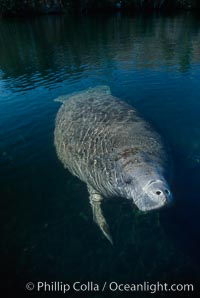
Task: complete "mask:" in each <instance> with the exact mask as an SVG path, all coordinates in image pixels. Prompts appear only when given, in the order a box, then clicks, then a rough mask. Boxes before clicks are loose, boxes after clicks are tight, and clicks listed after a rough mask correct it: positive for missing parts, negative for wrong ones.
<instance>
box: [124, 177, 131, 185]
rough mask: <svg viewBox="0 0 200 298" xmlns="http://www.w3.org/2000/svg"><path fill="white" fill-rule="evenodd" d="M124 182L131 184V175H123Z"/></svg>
mask: <svg viewBox="0 0 200 298" xmlns="http://www.w3.org/2000/svg"><path fill="white" fill-rule="evenodd" d="M124 182H125V183H126V184H131V182H132V178H131V177H125V178H124Z"/></svg>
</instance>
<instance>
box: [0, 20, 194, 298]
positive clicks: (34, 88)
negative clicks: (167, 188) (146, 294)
mask: <svg viewBox="0 0 200 298" xmlns="http://www.w3.org/2000/svg"><path fill="white" fill-rule="evenodd" d="M96 85H108V86H110V88H111V91H112V94H113V95H115V96H117V97H119V98H121V99H122V100H124V101H126V102H128V103H129V104H131V105H132V106H134V107H135V108H136V109H137V110H138V111H139V112H140V113H141V114H142V115H143V117H144V118H145V119H146V120H148V121H150V122H151V123H152V124H153V126H154V127H155V129H156V130H157V131H159V132H160V134H161V135H162V136H163V137H164V139H165V140H166V142H167V143H168V144H169V146H170V147H171V151H172V158H173V161H174V168H173V181H172V191H173V193H174V199H175V204H174V206H173V207H171V208H170V209H165V210H161V211H159V212H153V213H149V214H142V213H140V212H137V211H136V210H132V208H131V207H130V206H129V205H127V203H126V202H125V201H123V200H122V201H121V202H120V203H116V202H113V201H112V200H111V201H110V202H107V203H105V204H104V212H105V215H106V218H107V219H108V221H109V224H110V226H111V230H112V234H113V238H114V240H115V246H114V247H112V246H111V245H110V244H109V243H108V241H107V240H105V239H104V237H103V236H102V234H101V232H100V231H99V229H98V228H97V226H96V225H95V224H94V223H93V220H92V213H91V209H90V206H89V201H88V193H87V189H86V187H85V185H84V184H83V183H82V182H81V181H80V180H78V179H77V178H75V177H73V176H72V175H71V174H70V173H69V172H68V171H67V170H65V169H64V168H63V166H62V165H61V163H60V162H59V160H58V159H57V156H56V153H55V148H54V145H53V131H54V121H55V116H56V113H57V111H58V109H59V107H60V104H59V103H58V102H54V99H55V98H57V97H58V96H60V95H62V94H68V93H71V92H74V91H79V90H83V89H86V88H88V87H93V86H96ZM0 177H1V179H0V197H1V207H0V224H1V230H2V231H1V245H0V252H1V253H0V258H1V266H0V272H1V280H2V281H3V284H4V286H5V288H7V290H8V289H11V288H12V289H13V290H14V289H15V293H18V292H19V293H20V294H21V295H23V294H25V295H27V297H28V295H30V294H29V293H27V291H26V289H25V284H26V282H29V281H33V282H37V281H40V280H42V281H45V280H46V281H63V282H72V281H79V280H81V281H91V280H92V281H94V282H95V281H96V282H103V281H119V282H124V283H125V282H129V283H130V282H132V283H134V282H137V281H162V282H163V281H165V282H169V283H173V282H177V283H180V282H183V281H186V282H192V283H193V284H195V285H196V284H197V283H198V284H199V281H200V255H199V244H200V217H199V214H200V19H199V18H198V17H197V16H195V15H191V14H184V15H153V16H148V15H146V16H144V15H138V16H121V15H114V16H95V17H83V18H71V17H69V16H51V17H37V18H32V19H30V18H29V19H0ZM11 285H12V286H11ZM34 293H35V296H36V297H38V293H36V292H34ZM34 293H32V294H33V295H34ZM54 294H55V297H57V296H59V293H54ZM90 294H94V293H90ZM107 294H110V293H107ZM52 295H53V294H52ZM95 295H96V296H98V295H101V297H104V296H105V295H106V293H104V294H102V293H97V294H95ZM95 295H94V296H95ZM115 295H119V296H120V295H121V293H120V292H117V293H115ZM132 295H133V294H132ZM134 295H135V294H134ZM98 297H100V296H98Z"/></svg>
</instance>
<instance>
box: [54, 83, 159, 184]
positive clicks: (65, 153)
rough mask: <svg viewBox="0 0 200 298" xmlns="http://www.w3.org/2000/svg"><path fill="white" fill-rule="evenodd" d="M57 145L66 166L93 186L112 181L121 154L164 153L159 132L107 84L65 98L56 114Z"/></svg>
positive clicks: (152, 156)
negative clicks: (115, 94)
mask: <svg viewBox="0 0 200 298" xmlns="http://www.w3.org/2000/svg"><path fill="white" fill-rule="evenodd" d="M64 100H65V98H64ZM61 101H62V99H61ZM55 146H56V150H57V154H58V157H59V159H60V160H61V161H62V163H63V164H64V166H65V167H66V168H68V169H69V170H70V171H71V172H72V173H73V174H74V175H76V176H78V177H79V178H80V179H82V180H83V181H85V182H86V183H88V182H89V183H90V184H91V185H93V186H94V187H95V185H96V184H98V185H99V183H101V181H102V180H104V181H105V180H109V181H110V183H111V184H112V180H114V179H115V178H116V177H115V176H116V175H117V173H116V163H117V161H118V159H120V158H121V156H122V157H125V159H126V158H127V157H128V156H129V155H131V158H132V159H134V156H137V158H138V152H140V151H143V152H147V153H148V154H150V156H151V158H152V160H154V161H155V162H162V160H163V157H164V151H163V148H162V143H161V142H160V138H159V136H158V134H157V133H155V132H154V131H153V130H152V129H151V127H150V126H149V125H148V124H147V123H146V122H145V121H143V120H142V119H141V118H140V117H139V116H138V115H137V113H136V112H135V111H134V110H133V109H132V108H131V107H130V106H129V105H127V104H125V103H123V102H121V101H119V100H118V99H116V98H114V97H113V96H112V95H111V94H110V92H109V88H108V87H105V86H103V87H96V88H93V89H89V90H87V91H83V92H80V93H78V94H73V95H70V96H69V98H68V99H67V98H66V100H65V101H64V103H63V105H62V106H61V108H60V109H59V111H58V114H57V118H56V127H55Z"/></svg>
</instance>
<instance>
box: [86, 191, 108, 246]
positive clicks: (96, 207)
mask: <svg viewBox="0 0 200 298" xmlns="http://www.w3.org/2000/svg"><path fill="white" fill-rule="evenodd" d="M88 191H89V194H90V197H89V199H90V204H91V206H92V213H93V220H94V221H95V222H96V223H97V225H98V226H99V227H100V229H101V231H102V232H103V234H104V236H105V237H106V238H107V239H108V240H109V241H110V243H111V244H112V245H113V240H112V236H111V233H110V228H109V226H108V224H107V222H106V219H105V217H104V215H103V212H102V208H101V203H102V200H103V197H102V196H101V195H100V194H99V193H97V192H96V191H95V190H94V189H93V188H92V187H90V186H88Z"/></svg>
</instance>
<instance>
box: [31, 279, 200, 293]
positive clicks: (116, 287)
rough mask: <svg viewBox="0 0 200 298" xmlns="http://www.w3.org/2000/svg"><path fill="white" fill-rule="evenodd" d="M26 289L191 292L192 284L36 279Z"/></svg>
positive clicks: (63, 291) (45, 290)
mask: <svg viewBox="0 0 200 298" xmlns="http://www.w3.org/2000/svg"><path fill="white" fill-rule="evenodd" d="M26 289H27V290H28V291H33V290H34V291H37V292H62V293H63V294H65V293H67V292H69V291H74V292H104V291H105V290H106V291H111V292H149V293H151V294H154V293H157V292H170V291H171V292H193V291H194V285H193V284H168V283H160V282H156V283H150V282H147V281H145V282H143V283H137V284H136V283H118V282H115V281H112V282H106V281H105V282H104V283H102V284H100V283H95V282H93V281H89V282H86V283H82V282H80V281H76V282H74V283H65V282H62V281H53V282H46V281H38V282H35V283H33V282H28V283H27V284H26Z"/></svg>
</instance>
